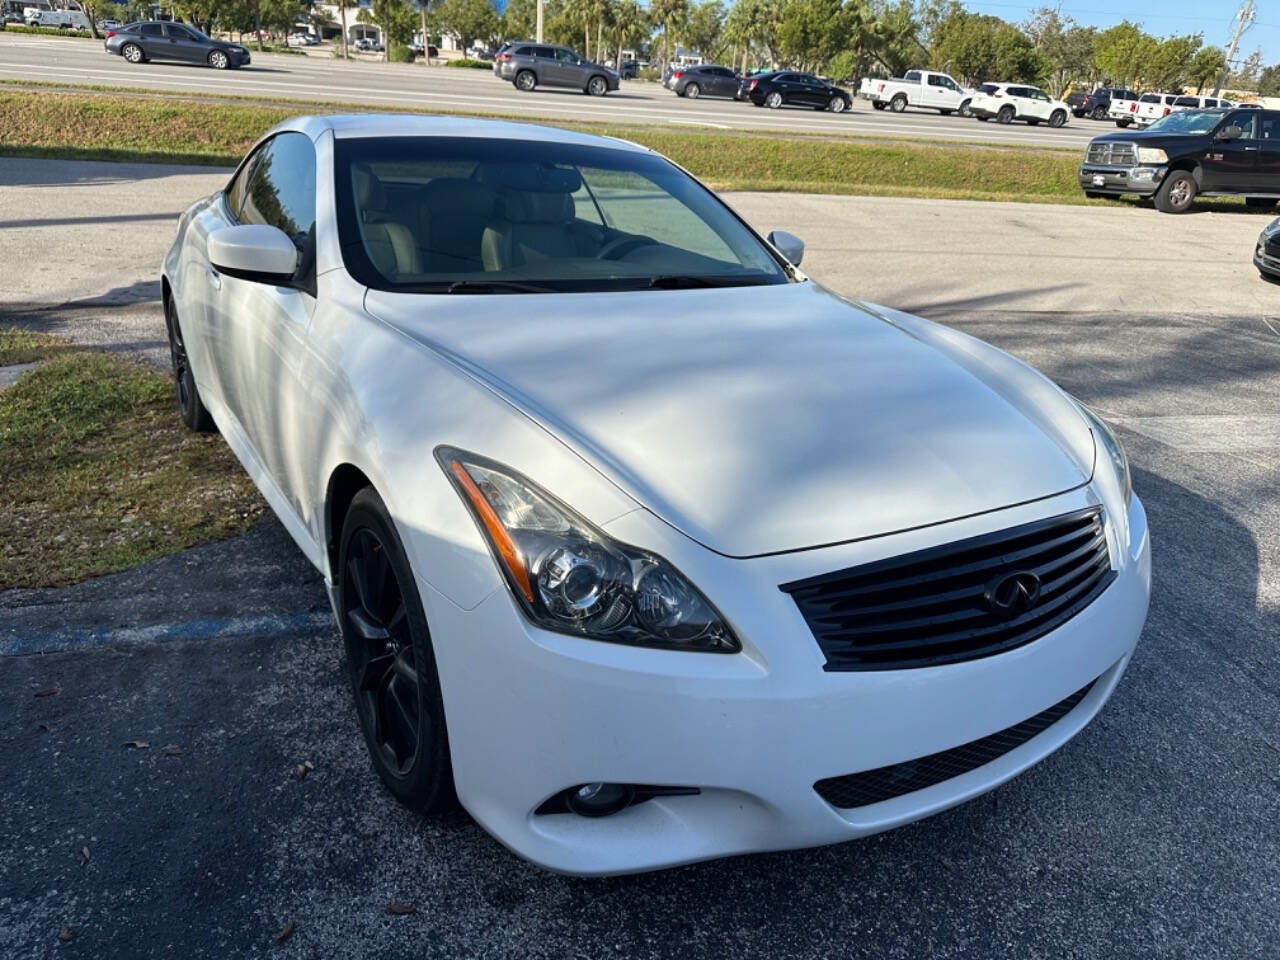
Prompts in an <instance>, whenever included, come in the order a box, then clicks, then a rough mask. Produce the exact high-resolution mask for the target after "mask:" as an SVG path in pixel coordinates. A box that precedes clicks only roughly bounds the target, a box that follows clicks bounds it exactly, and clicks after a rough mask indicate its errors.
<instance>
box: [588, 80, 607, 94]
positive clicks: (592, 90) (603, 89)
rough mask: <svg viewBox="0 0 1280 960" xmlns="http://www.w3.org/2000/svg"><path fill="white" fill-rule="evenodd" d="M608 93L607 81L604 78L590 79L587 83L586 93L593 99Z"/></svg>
mask: <svg viewBox="0 0 1280 960" xmlns="http://www.w3.org/2000/svg"><path fill="white" fill-rule="evenodd" d="M608 92H609V81H607V80H605V78H604V77H592V78H591V79H590V80H588V81H587V93H588V95H590V96H593V97H603V96H604V95H605V94H606V93H608Z"/></svg>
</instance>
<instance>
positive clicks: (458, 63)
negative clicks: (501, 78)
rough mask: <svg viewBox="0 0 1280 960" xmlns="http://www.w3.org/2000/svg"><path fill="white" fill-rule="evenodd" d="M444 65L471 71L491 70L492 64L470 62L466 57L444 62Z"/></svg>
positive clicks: (481, 61) (477, 61) (482, 61)
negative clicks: (468, 68)
mask: <svg viewBox="0 0 1280 960" xmlns="http://www.w3.org/2000/svg"><path fill="white" fill-rule="evenodd" d="M444 65H445V66H446V67H462V68H464V69H465V68H467V67H470V68H471V69H472V70H492V69H493V64H492V63H489V62H488V61H485V60H471V59H469V58H467V57H463V58H462V59H461V60H446V61H445V63H444Z"/></svg>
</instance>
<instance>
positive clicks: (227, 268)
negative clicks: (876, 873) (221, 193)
mask: <svg viewBox="0 0 1280 960" xmlns="http://www.w3.org/2000/svg"><path fill="white" fill-rule="evenodd" d="M208 250H209V262H210V263H211V264H213V266H214V267H215V268H217V269H218V270H219V271H220V272H222V273H225V274H226V275H227V276H229V277H238V278H239V279H241V280H252V281H254V282H255V283H270V284H274V285H275V286H279V287H284V286H290V285H292V284H293V277H294V274H295V273H296V272H297V270H298V248H297V247H295V246H294V245H293V241H292V240H290V239H289V238H288V237H287V236H286V235H285V233H284V231H283V230H279V229H277V228H276V227H270V226H267V225H266V224H243V225H241V226H237V227H223V228H222V229H221V230H215V231H213V233H211V234H209V241H208Z"/></svg>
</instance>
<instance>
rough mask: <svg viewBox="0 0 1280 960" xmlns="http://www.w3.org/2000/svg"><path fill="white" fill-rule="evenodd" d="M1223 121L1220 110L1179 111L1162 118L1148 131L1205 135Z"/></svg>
mask: <svg viewBox="0 0 1280 960" xmlns="http://www.w3.org/2000/svg"><path fill="white" fill-rule="evenodd" d="M1221 120H1222V111H1220V110H1179V111H1178V112H1177V113H1171V114H1169V115H1168V116H1167V117H1161V118H1160V119H1159V120H1157V121H1156V122H1155V123H1153V124H1151V126H1149V127H1147V130H1149V131H1151V132H1153V133H1154V132H1156V131H1159V132H1160V133H1192V134H1205V133H1208V132H1209V131H1210V130H1212V129H1213V128H1214V127H1215V126H1217V125H1218V123H1219V121H1221Z"/></svg>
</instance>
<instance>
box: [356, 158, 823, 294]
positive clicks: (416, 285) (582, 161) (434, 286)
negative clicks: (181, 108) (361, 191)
mask: <svg viewBox="0 0 1280 960" xmlns="http://www.w3.org/2000/svg"><path fill="white" fill-rule="evenodd" d="M379 143H381V144H390V145H391V146H392V147H393V149H394V148H401V149H403V148H404V147H406V146H409V145H413V146H417V147H419V148H420V149H422V150H423V156H424V158H427V159H435V158H438V157H439V156H440V154H441V153H442V152H445V151H447V150H449V149H458V148H459V146H460V145H466V144H473V145H474V146H475V150H476V157H477V159H478V160H480V161H481V162H483V161H484V160H485V159H487V158H485V157H483V156H482V154H483V152H484V151H486V150H489V151H494V150H500V151H501V152H503V153H506V154H509V155H514V156H522V157H524V156H533V155H535V154H537V153H540V154H543V155H544V156H547V160H548V162H551V163H559V164H569V165H573V166H575V167H577V166H581V167H586V168H589V169H590V164H589V161H590V160H591V159H592V158H593V157H592V155H593V154H594V159H597V160H599V161H603V162H606V163H607V161H608V160H609V159H612V160H614V161H615V162H616V161H617V160H618V159H619V158H631V159H634V160H635V161H636V162H635V163H633V164H626V165H625V166H624V169H628V170H630V171H631V172H633V173H635V174H636V175H638V176H642V177H643V176H644V175H645V174H644V172H643V170H644V168H645V167H646V166H650V167H653V166H655V165H656V166H658V167H659V168H660V172H662V173H668V174H674V175H675V176H677V177H679V178H680V179H681V180H682V181H684V182H685V183H687V185H688V186H689V187H690V188H691V189H693V190H695V191H697V192H698V194H699V196H700V197H705V198H706V199H708V200H709V202H710V203H712V204H714V205H715V207H717V208H718V210H719V211H721V212H723V213H724V214H727V218H728V219H729V220H731V221H732V222H733V223H734V224H735V225H736V226H737V227H738V228H740V230H741V231H742V233H743V235H744V236H743V237H742V238H740V239H745V240H746V241H747V242H748V243H750V244H754V245H755V247H757V248H758V249H759V252H761V253H763V254H764V259H767V261H768V262H769V263H770V264H771V265H772V266H773V267H775V268H776V270H775V271H774V272H771V273H766V272H763V271H759V270H753V271H750V272H746V269H745V268H744V272H743V273H741V274H738V273H733V274H728V275H724V274H710V273H708V274H705V275H699V274H691V275H690V276H691V277H695V278H696V277H700V278H701V279H705V280H709V281H715V282H713V283H708V284H706V286H714V287H725V286H762V285H776V284H785V283H794V282H799V281H802V280H804V279H807V278H806V277H805V276H804V275H803V274H801V273H800V272H799V270H798V269H797V268H796V267H795V266H794V265H792V264H791V263H789V262H788V261H787V260H786V259H785V258H784V257H783V256H782V255H781V254H780V253H778V251H776V250H775V249H774V248H773V246H772V245H771V244H770V243H768V242H767V241H766V240H765V239H764V238H763V237H761V236H760V234H759V233H757V232H756V231H755V230H754V229H753V228H752V227H751V225H750V224H748V223H747V222H746V221H745V220H744V219H743V218H742V217H741V216H739V215H738V213H737V212H736V211H734V209H733V208H732V207H730V206H729V205H728V204H727V203H725V202H724V201H723V200H722V199H720V197H719V196H717V195H716V193H715V191H714V190H711V189H710V188H708V187H707V186H706V185H705V184H703V183H702V182H701V181H700V180H698V178H697V177H695V176H693V175H692V174H690V173H689V172H688V171H687V170H685V169H684V168H683V167H681V166H680V165H679V164H676V163H674V162H672V161H671V160H668V159H667V158H666V157H663V156H662V155H661V154H658V153H656V152H652V151H647V150H645V151H637V150H631V149H625V148H620V147H614V146H612V145H610V144H607V143H601V144H593V143H574V142H560V141H548V140H536V139H533V138H532V137H531V138H530V139H515V138H505V137H503V138H498V137H485V136H475V135H471V136H468V135H460V136H432V135H421V134H419V135H413V134H410V135H406V136H397V137H386V136H368V137H359V136H357V137H340V138H337V139H336V140H335V141H334V151H333V190H334V211H335V221H336V222H335V226H336V228H337V234H338V245H339V249H340V252H341V255H342V261H343V265H344V267H345V268H346V270H347V273H348V274H350V275H351V277H352V278H353V279H354V280H356V281H357V282H358V283H360V284H362V285H364V286H366V287H369V288H370V289H373V290H381V291H385V292H388V293H412V294H449V293H456V292H459V287H465V286H467V285H474V286H482V285H485V284H491V285H492V286H493V287H494V288H500V287H503V286H506V287H509V288H511V289H506V290H500V289H494V290H492V291H489V292H493V293H534V292H548V293H597V294H599V293H621V292H632V291H638V290H651V289H654V285H653V284H652V283H651V281H653V280H654V279H655V277H659V274H655V273H652V272H650V273H642V274H637V275H635V276H618V277H598V276H585V277H581V278H575V277H563V278H545V277H541V276H536V275H528V276H524V275H512V274H511V273H510V271H508V270H501V271H483V272H472V273H458V274H457V275H451V276H449V277H447V278H441V279H439V280H436V279H434V278H431V279H427V280H423V281H413V282H396V281H394V280H392V279H390V278H389V277H387V276H386V275H385V274H384V273H383V272H382V271H381V270H379V269H378V268H377V267H376V266H375V265H374V264H373V262H372V261H371V259H370V257H369V254H368V250H367V249H366V246H365V242H364V240H363V238H362V230H361V228H360V226H359V221H358V213H357V204H356V198H355V196H354V189H353V186H352V175H351V167H352V165H353V164H354V163H358V162H360V161H361V160H362V159H365V157H363V156H362V153H361V151H362V148H364V146H365V145H366V144H379ZM557 154H561V156H556V155H557ZM468 159H469V158H468ZM600 169H607V166H604V167H601V168H600ZM653 182H654V183H655V186H656V187H658V189H660V190H663V191H664V192H667V193H668V195H669V196H671V197H672V199H673V200H674V201H675V202H677V203H681V204H682V205H684V206H686V208H687V209H689V211H690V213H691V214H693V215H694V216H695V217H697V218H698V219H699V220H701V221H702V222H703V223H704V224H705V225H706V226H707V228H708V229H709V230H711V231H712V232H713V233H715V234H716V235H717V236H720V233H719V231H718V230H716V229H715V227H714V226H713V225H712V224H711V223H710V222H708V221H707V220H706V219H705V218H703V217H702V216H701V215H700V214H698V212H697V211H696V210H695V209H693V208H692V207H689V206H688V205H687V204H684V203H683V201H682V200H681V199H680V198H679V197H678V196H676V195H675V194H671V193H670V192H669V191H666V188H665V187H663V186H662V185H661V184H659V183H657V182H656V181H653ZM584 185H585V186H586V188H587V191H588V193H589V194H591V199H592V202H593V203H594V204H596V207H597V210H598V209H599V205H598V202H597V201H596V198H595V196H594V192H593V191H592V190H591V188H590V185H589V184H584ZM602 218H603V215H602ZM720 239H721V241H722V242H724V243H725V244H726V246H728V248H729V250H730V251H732V250H733V247H732V245H730V244H728V241H727V240H725V238H724V237H723V236H720ZM686 252H689V253H694V252H693V251H686ZM694 255H695V256H696V255H697V254H696V253H695V254H694ZM660 273H661V274H667V273H669V271H661V272H660ZM662 279H667V278H666V277H662ZM734 280H739V281H741V282H740V283H735V282H732V281H734ZM459 281H464V283H459ZM726 281H728V282H726ZM521 285H524V286H526V287H528V288H529V289H526V290H520V289H516V288H517V287H519V286H521ZM539 286H540V287H545V288H547V289H545V290H541V291H538V290H534V289H533V288H534V287H539ZM668 289H670V288H668Z"/></svg>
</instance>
